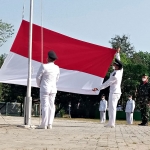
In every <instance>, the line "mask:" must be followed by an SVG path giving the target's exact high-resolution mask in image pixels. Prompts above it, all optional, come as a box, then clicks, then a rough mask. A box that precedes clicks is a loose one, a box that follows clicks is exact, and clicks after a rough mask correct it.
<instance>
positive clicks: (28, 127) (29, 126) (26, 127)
mask: <svg viewBox="0 0 150 150" xmlns="http://www.w3.org/2000/svg"><path fill="white" fill-rule="evenodd" d="M17 127H20V128H24V129H35V128H36V127H37V126H35V125H18V126H17Z"/></svg>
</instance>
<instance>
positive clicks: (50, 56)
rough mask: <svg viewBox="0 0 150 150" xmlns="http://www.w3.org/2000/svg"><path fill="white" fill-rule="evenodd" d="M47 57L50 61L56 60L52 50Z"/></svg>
mask: <svg viewBox="0 0 150 150" xmlns="http://www.w3.org/2000/svg"><path fill="white" fill-rule="evenodd" d="M48 57H49V58H50V59H52V60H55V59H58V57H57V55H56V53H55V52H54V51H53V50H51V51H49V52H48Z"/></svg>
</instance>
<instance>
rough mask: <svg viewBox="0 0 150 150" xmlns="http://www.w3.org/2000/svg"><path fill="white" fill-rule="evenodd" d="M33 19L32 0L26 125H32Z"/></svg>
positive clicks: (31, 3) (31, 7) (31, 0)
mask: <svg viewBox="0 0 150 150" xmlns="http://www.w3.org/2000/svg"><path fill="white" fill-rule="evenodd" d="M32 20H33V0H30V26H29V52H28V79H27V96H26V108H25V114H26V115H25V119H24V124H25V125H29V126H30V125H31V108H32V97H31V74H32V64H31V62H32Z"/></svg>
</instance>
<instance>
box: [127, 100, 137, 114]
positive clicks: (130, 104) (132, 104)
mask: <svg viewBox="0 0 150 150" xmlns="http://www.w3.org/2000/svg"><path fill="white" fill-rule="evenodd" d="M134 109H135V101H134V100H128V101H127V103H126V109H125V112H130V113H131V112H134Z"/></svg>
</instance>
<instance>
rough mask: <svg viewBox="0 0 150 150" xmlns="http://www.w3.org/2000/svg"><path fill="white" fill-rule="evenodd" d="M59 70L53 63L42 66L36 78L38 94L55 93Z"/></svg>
mask: <svg viewBox="0 0 150 150" xmlns="http://www.w3.org/2000/svg"><path fill="white" fill-rule="evenodd" d="M59 75H60V69H59V67H58V66H57V65H55V64H54V63H53V62H50V63H47V64H42V65H41V66H40V68H39V71H38V73H37V76H36V82H37V85H38V86H39V87H40V92H44V93H57V87H56V82H57V81H58V79H59Z"/></svg>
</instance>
